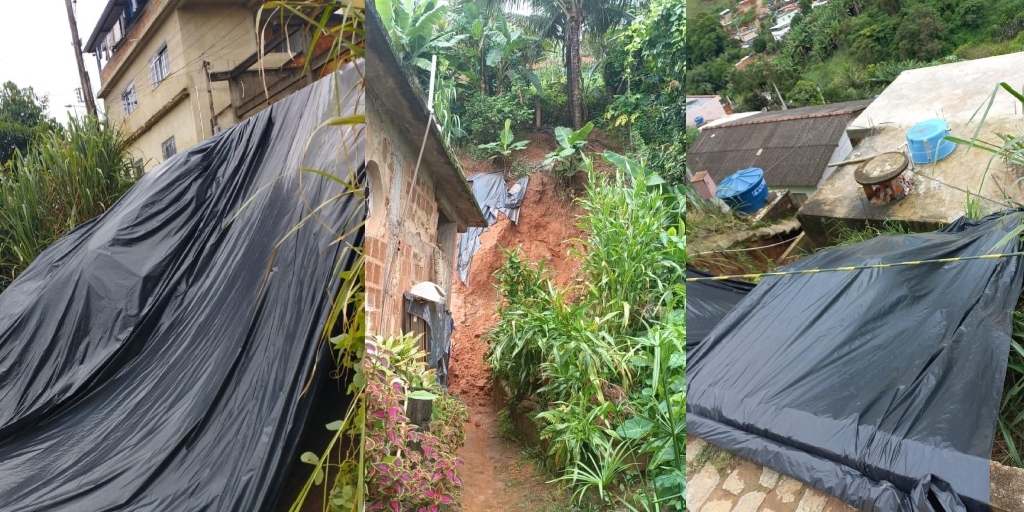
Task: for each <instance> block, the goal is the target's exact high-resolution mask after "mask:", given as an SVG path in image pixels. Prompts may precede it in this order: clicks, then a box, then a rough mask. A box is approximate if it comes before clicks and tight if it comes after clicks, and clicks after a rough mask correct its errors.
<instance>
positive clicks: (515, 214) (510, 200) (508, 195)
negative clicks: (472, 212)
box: [455, 171, 530, 286]
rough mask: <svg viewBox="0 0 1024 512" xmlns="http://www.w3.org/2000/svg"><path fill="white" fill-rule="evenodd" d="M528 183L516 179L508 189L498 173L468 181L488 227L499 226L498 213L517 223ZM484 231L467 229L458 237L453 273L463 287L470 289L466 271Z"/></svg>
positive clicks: (503, 176) (524, 180)
mask: <svg viewBox="0 0 1024 512" xmlns="http://www.w3.org/2000/svg"><path fill="white" fill-rule="evenodd" d="M529 183H530V177H529V176H523V177H522V178H519V179H518V180H517V181H516V182H515V183H513V184H512V186H511V187H508V186H506V185H505V173H503V172H501V171H496V172H488V173H484V174H478V175H476V176H473V177H472V178H469V184H470V186H471V187H472V188H473V197H475V198H476V202H477V203H478V204H479V205H480V210H481V211H482V212H483V213H484V218H485V219H487V225H488V226H491V225H494V223H495V222H498V213H499V212H500V213H503V214H505V216H506V217H508V218H509V220H511V221H512V222H513V223H518V222H519V207H521V206H522V205H523V198H525V197H526V186H527V185H529ZM485 231H487V228H469V230H467V231H466V232H465V233H463V234H462V236H461V237H459V261H458V262H457V266H456V269H455V270H456V273H457V274H458V276H459V279H461V280H462V282H463V283H465V284H466V286H469V270H470V265H472V263H473V255H474V254H476V251H478V250H479V249H480V235H482V234H483V233H484V232H485Z"/></svg>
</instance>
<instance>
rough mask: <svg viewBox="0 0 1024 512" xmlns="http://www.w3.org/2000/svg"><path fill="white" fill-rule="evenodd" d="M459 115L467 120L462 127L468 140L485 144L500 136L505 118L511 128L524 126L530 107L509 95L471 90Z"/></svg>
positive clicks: (528, 117) (528, 116)
mask: <svg viewBox="0 0 1024 512" xmlns="http://www.w3.org/2000/svg"><path fill="white" fill-rule="evenodd" d="M460 115H461V117H462V118H463V119H466V120H467V122H466V123H465V126H464V128H465V130H466V136H467V138H468V140H469V142H472V143H476V144H486V143H488V142H491V141H494V140H497V139H499V138H500V137H501V131H502V129H501V127H502V126H503V124H504V122H505V121H506V120H507V121H510V127H511V129H513V130H516V129H520V128H523V127H525V125H526V123H527V122H528V121H529V119H530V109H528V108H526V107H524V106H523V105H522V103H521V102H520V101H519V100H518V99H517V98H515V97H513V96H510V95H505V96H486V95H484V94H481V93H479V92H473V93H470V94H469V96H468V98H467V99H466V101H465V102H464V103H463V105H462V111H461V114H460Z"/></svg>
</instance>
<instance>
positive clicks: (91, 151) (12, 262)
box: [0, 116, 142, 290]
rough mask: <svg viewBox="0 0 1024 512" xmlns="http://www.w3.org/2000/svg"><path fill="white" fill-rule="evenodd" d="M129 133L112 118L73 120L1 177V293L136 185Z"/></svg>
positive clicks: (137, 172)
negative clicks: (47, 251)
mask: <svg viewBox="0 0 1024 512" xmlns="http://www.w3.org/2000/svg"><path fill="white" fill-rule="evenodd" d="M141 173H142V170H141V169H138V168H136V167H135V165H134V163H133V158H132V156H131V153H130V152H129V144H128V141H127V139H126V138H125V135H124V133H123V132H121V131H120V130H119V129H117V128H116V127H114V126H113V125H111V124H110V122H109V121H108V120H99V119H97V118H95V117H91V116H88V117H81V118H74V117H69V118H68V124H67V126H66V127H65V128H64V129H63V130H60V131H50V132H47V133H45V134H44V135H41V136H40V137H38V138H37V139H36V140H35V142H34V143H33V144H32V145H31V147H30V148H29V149H28V151H27V152H26V153H21V152H15V154H14V158H13V159H12V160H11V161H10V162H9V163H8V164H7V166H6V167H5V168H4V169H3V173H2V175H0V290H2V289H4V288H6V287H7V285H8V284H10V282H11V281H13V280H14V278H15V277H17V276H18V275H19V274H20V273H21V272H22V271H23V270H24V269H25V268H26V267H27V266H28V265H29V263H31V262H32V260H33V259H35V257H36V256H38V255H39V253H40V252H42V251H43V250H44V249H46V247H48V246H49V245H50V244H52V243H53V242H55V241H57V239H59V238H60V237H62V236H64V235H65V234H67V233H68V232H69V231H71V229H72V228H74V227H75V226H77V225H79V224H81V223H82V222H85V221H86V220H89V219H91V218H93V217H95V216H97V215H99V214H101V213H103V212H104V211H106V210H107V208H109V207H110V206H111V205H112V204H113V203H114V202H115V201H116V200H117V199H118V198H119V197H120V196H121V194H123V193H124V192H125V191H126V190H128V188H129V187H131V186H132V184H134V183H135V181H136V180H137V179H138V178H139V177H140V176H141Z"/></svg>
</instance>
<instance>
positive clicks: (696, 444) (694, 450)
mask: <svg viewBox="0 0 1024 512" xmlns="http://www.w3.org/2000/svg"><path fill="white" fill-rule="evenodd" d="M707 444H708V443H707V442H705V441H704V440H703V439H698V438H696V437H693V436H689V437H687V438H686V462H693V459H696V458H697V454H699V453H700V451H701V450H702V449H704V447H705V446H707Z"/></svg>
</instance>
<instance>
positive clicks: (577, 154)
mask: <svg viewBox="0 0 1024 512" xmlns="http://www.w3.org/2000/svg"><path fill="white" fill-rule="evenodd" d="M593 129H594V123H593V122H589V123H587V124H585V125H584V126H583V127H582V128H580V129H579V130H575V131H574V130H573V129H572V128H566V127H564V126H559V127H557V128H555V141H557V142H558V148H556V149H555V150H554V151H552V152H550V153H548V154H547V156H546V157H545V158H544V165H545V166H549V165H550V166H551V169H552V171H554V172H555V174H556V175H557V176H561V177H563V178H568V177H572V176H574V175H575V174H576V172H577V171H579V170H580V166H581V165H582V164H583V161H584V159H585V158H586V155H585V154H584V153H583V148H584V147H585V146H586V145H587V136H588V135H590V131H591V130H593Z"/></svg>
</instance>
